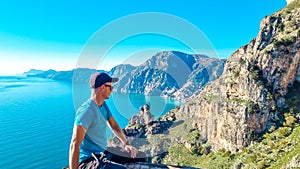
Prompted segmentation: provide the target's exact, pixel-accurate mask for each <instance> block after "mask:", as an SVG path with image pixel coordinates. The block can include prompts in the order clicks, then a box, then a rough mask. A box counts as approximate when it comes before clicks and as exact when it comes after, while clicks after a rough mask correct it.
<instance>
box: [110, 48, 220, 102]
mask: <svg viewBox="0 0 300 169" xmlns="http://www.w3.org/2000/svg"><path fill="white" fill-rule="evenodd" d="M224 63H225V59H217V58H209V57H207V56H204V55H199V54H194V55H190V54H186V53H182V52H178V51H164V52H160V53H157V54H156V55H154V56H153V57H152V58H150V59H149V60H147V61H146V62H145V63H144V64H142V65H140V66H137V67H136V68H135V69H133V67H130V71H124V70H125V69H126V68H124V66H126V67H128V65H120V66H118V67H116V68H114V69H113V70H112V71H111V72H110V74H111V75H112V76H117V77H119V78H120V82H118V83H116V90H117V91H119V92H131V93H141V94H146V95H157V96H165V97H174V98H176V99H185V98H188V97H189V96H191V95H192V94H193V93H195V92H196V91H198V90H200V89H202V88H203V87H204V86H205V85H206V84H207V83H208V82H209V81H212V80H215V79H216V78H217V77H218V76H220V75H221V74H222V72H223V68H224ZM120 70H123V71H120ZM120 72H121V73H120Z"/></svg>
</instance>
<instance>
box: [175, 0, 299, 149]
mask: <svg viewBox="0 0 300 169" xmlns="http://www.w3.org/2000/svg"><path fill="white" fill-rule="evenodd" d="M299 49H300V1H299V0H295V1H293V2H291V3H290V4H289V5H288V6H287V7H286V8H284V9H282V10H280V11H278V12H276V13H274V14H273V15H271V16H266V17H265V18H263V20H262V21H261V23H260V30H259V33H258V35H257V37H256V38H254V39H253V40H251V42H250V43H249V44H247V45H245V46H242V47H241V48H239V49H238V50H237V51H235V52H234V53H233V54H232V55H231V56H230V58H229V59H227V61H226V64H225V68H224V72H223V74H222V75H221V76H220V77H219V78H218V79H217V80H215V81H213V82H212V83H210V84H208V85H207V86H206V87H205V88H204V89H203V90H202V91H201V92H200V93H199V94H198V95H197V96H196V97H195V98H193V99H192V100H189V101H187V103H186V104H185V105H184V106H182V107H181V110H180V111H181V112H185V113H195V115H196V117H197V118H196V119H195V124H196V126H197V128H198V129H199V130H200V131H201V137H203V138H204V139H207V140H208V144H210V145H211V148H212V149H213V150H220V149H222V148H225V149H227V150H229V151H231V152H238V151H240V150H242V149H243V147H245V146H249V145H251V143H252V141H254V140H256V139H258V138H259V137H260V136H261V135H262V134H264V133H265V132H267V131H269V130H270V129H271V128H278V127H279V126H282V124H283V122H284V113H286V112H287V111H290V112H292V113H293V109H291V105H290V104H289V102H287V100H288V99H289V98H288V97H287V96H288V95H287V94H288V93H289V91H293V90H296V91H299V90H298V88H299V83H300V66H299V60H300V50H299ZM293 97H294V98H293V99H294V100H292V101H291V102H295V101H296V100H299V99H300V98H299V96H298V95H296V94H294V95H293ZM294 111H295V109H294ZM298 111H299V110H298ZM294 113H296V112H294ZM297 113H298V112H297Z"/></svg>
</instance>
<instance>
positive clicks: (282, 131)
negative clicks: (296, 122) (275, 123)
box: [278, 127, 292, 138]
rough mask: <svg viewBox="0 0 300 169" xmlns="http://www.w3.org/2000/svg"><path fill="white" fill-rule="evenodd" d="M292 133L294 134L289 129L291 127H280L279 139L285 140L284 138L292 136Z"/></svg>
mask: <svg viewBox="0 0 300 169" xmlns="http://www.w3.org/2000/svg"><path fill="white" fill-rule="evenodd" d="M291 132H292V131H291V128H289V127H280V128H279V129H278V137H279V138H284V137H286V136H288V135H290V134H291Z"/></svg>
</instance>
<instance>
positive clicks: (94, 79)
mask: <svg viewBox="0 0 300 169" xmlns="http://www.w3.org/2000/svg"><path fill="white" fill-rule="evenodd" d="M118 80H119V79H118V78H112V77H110V76H109V75H108V74H106V73H103V72H97V73H94V74H92V76H91V78H90V87H91V88H94V89H96V88H98V87H100V86H102V85H105V84H106V83H107V82H110V83H111V82H117V81H118Z"/></svg>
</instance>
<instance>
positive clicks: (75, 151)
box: [69, 124, 86, 169]
mask: <svg viewBox="0 0 300 169" xmlns="http://www.w3.org/2000/svg"><path fill="white" fill-rule="evenodd" d="M85 133H86V130H85V128H84V127H83V126H78V125H76V124H74V128H73V135H72V140H71V144H70V151H69V167H70V169H78V160H79V153H80V152H79V150H80V144H81V142H82V140H83V138H84V136H85Z"/></svg>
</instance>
